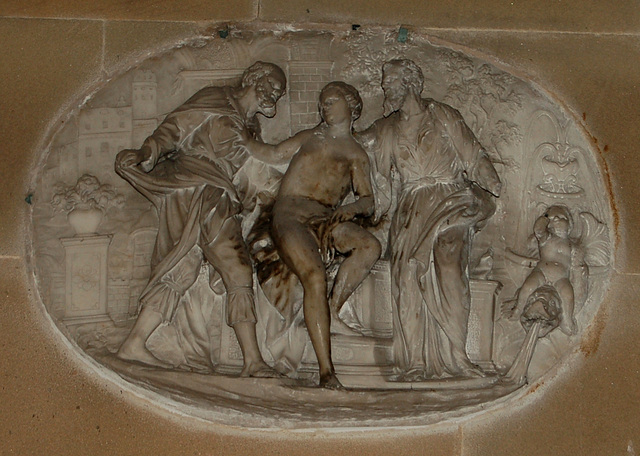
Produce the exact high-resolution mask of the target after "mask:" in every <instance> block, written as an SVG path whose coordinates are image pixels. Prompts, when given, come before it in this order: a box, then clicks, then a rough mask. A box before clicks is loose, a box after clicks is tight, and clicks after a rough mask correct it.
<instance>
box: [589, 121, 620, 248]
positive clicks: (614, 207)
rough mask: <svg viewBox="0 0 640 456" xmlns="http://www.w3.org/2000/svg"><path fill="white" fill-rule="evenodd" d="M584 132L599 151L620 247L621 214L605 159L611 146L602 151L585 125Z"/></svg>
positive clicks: (617, 243)
mask: <svg viewBox="0 0 640 456" xmlns="http://www.w3.org/2000/svg"><path fill="white" fill-rule="evenodd" d="M582 116H583V118H585V117H586V113H583V115H582ZM583 131H584V132H585V133H586V134H587V135H588V136H589V138H590V139H591V142H592V143H593V145H594V147H595V148H596V149H597V150H598V153H599V155H600V163H601V164H602V171H603V177H604V180H605V184H606V190H607V194H608V195H609V201H611V215H612V217H613V231H614V233H615V246H618V245H620V232H619V229H618V228H619V227H620V212H619V211H618V205H617V204H616V200H615V197H614V195H613V182H612V180H611V171H610V169H609V164H608V163H607V161H606V160H605V158H604V154H605V153H606V152H609V145H608V144H605V146H604V150H603V149H601V148H600V146H599V145H598V138H596V137H595V136H593V135H592V134H591V133H589V131H588V130H587V128H586V126H585V125H583Z"/></svg>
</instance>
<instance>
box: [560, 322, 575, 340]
mask: <svg viewBox="0 0 640 456" xmlns="http://www.w3.org/2000/svg"><path fill="white" fill-rule="evenodd" d="M558 327H559V328H560V331H562V332H563V333H565V334H566V335H567V336H573V335H575V334H576V333H577V332H578V323H577V322H576V319H575V318H563V319H562V320H561V321H560V325H559V326H558Z"/></svg>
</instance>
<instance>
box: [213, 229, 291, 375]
mask: <svg viewBox="0 0 640 456" xmlns="http://www.w3.org/2000/svg"><path fill="white" fill-rule="evenodd" d="M202 251H203V253H204V255H205V258H206V259H207V261H209V263H210V264H211V265H212V266H213V267H214V268H215V270H216V271H217V272H218V274H220V277H221V278H222V282H223V283H224V286H225V289H226V290H227V299H228V300H229V298H230V297H231V295H232V293H233V292H234V290H240V292H241V293H244V294H245V301H244V302H242V301H241V300H239V299H238V300H236V301H235V302H234V303H233V304H231V303H230V302H229V301H228V302H227V312H228V313H230V315H231V314H234V312H237V314H236V315H239V316H236V317H232V319H236V318H239V319H238V320H237V321H228V323H230V324H231V325H232V326H233V330H234V331H235V333H236V337H237V338H238V343H239V345H240V349H241V350H242V359H243V361H244V367H243V369H242V372H241V373H240V375H241V376H243V377H280V374H278V373H277V372H276V371H275V370H273V369H272V368H271V367H269V366H268V365H267V363H265V362H264V360H263V358H262V354H261V353H260V348H259V347H258V340H257V337H256V322H255V314H254V311H253V306H252V304H253V268H252V266H251V259H250V257H249V253H248V252H247V248H246V245H245V243H244V240H243V239H242V231H241V229H240V223H239V222H238V221H237V220H236V219H235V218H231V219H228V220H227V221H225V223H224V225H223V226H222V228H221V229H220V232H219V233H218V235H217V236H216V238H215V239H214V241H213V242H212V243H210V244H208V245H205V246H203V249H202ZM241 305H242V306H246V308H242V309H234V308H232V306H241ZM229 319H230V317H228V320H229Z"/></svg>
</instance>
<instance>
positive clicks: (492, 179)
mask: <svg viewBox="0 0 640 456" xmlns="http://www.w3.org/2000/svg"><path fill="white" fill-rule="evenodd" d="M423 83H424V77H423V74H422V71H421V70H420V68H419V67H418V66H417V65H416V64H415V63H414V62H413V61H411V60H392V61H389V62H387V63H385V64H384V66H383V78H382V88H383V90H384V94H385V101H384V108H385V116H386V117H384V118H382V119H379V120H378V121H376V122H375V123H374V124H373V125H372V126H371V127H369V128H368V129H367V130H366V131H364V132H362V133H361V134H360V135H359V139H360V141H361V142H362V143H363V144H365V146H367V147H368V148H369V149H370V150H371V151H373V154H374V156H375V165H376V167H377V172H378V173H379V174H380V175H381V176H382V177H383V182H384V181H385V180H386V181H387V184H386V185H389V186H390V182H391V170H392V169H395V172H396V173H397V175H398V177H399V181H400V188H399V189H394V191H397V209H396V211H395V213H394V214H393V216H392V220H391V228H390V232H389V244H388V245H389V250H390V261H391V289H392V300H393V306H392V308H393V312H394V355H395V362H396V365H397V368H398V371H399V373H400V375H399V377H398V378H399V380H402V381H419V380H425V379H429V378H434V377H437V378H440V377H447V376H451V377H465V376H477V375H482V372H480V371H479V369H478V368H477V366H475V365H474V364H473V363H472V362H471V361H470V360H469V358H468V356H467V354H466V349H465V345H466V339H467V321H468V316H469V306H470V300H471V299H470V292H469V274H468V258H469V251H470V240H471V234H472V232H473V231H474V229H476V228H477V227H478V225H479V224H481V223H482V222H483V221H485V220H486V219H488V218H489V217H490V216H491V215H492V214H493V212H494V211H495V204H494V202H493V200H492V199H493V197H497V196H499V194H500V189H501V183H500V179H499V177H498V175H497V173H496V171H495V169H494V167H493V165H492V164H491V162H490V161H489V159H488V157H487V155H486V153H485V152H484V150H483V148H482V146H481V145H480V144H479V142H478V140H477V139H476V138H475V136H474V135H473V133H472V132H471V130H470V129H469V127H468V126H467V125H466V124H465V122H464V119H463V118H462V116H461V115H460V113H459V112H458V111H456V110H455V109H454V108H452V107H451V106H448V105H446V104H443V103H439V102H437V101H434V100H432V99H423V98H422V97H421V93H422V88H423ZM378 217H379V214H378Z"/></svg>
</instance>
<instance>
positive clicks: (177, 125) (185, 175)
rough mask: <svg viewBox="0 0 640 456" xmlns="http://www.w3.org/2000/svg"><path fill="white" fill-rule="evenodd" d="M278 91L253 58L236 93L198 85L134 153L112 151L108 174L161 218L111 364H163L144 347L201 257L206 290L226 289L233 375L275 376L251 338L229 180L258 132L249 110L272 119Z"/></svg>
mask: <svg viewBox="0 0 640 456" xmlns="http://www.w3.org/2000/svg"><path fill="white" fill-rule="evenodd" d="M285 86H286V78H285V75H284V73H283V72H282V70H281V69H280V68H279V67H278V66H276V65H274V64H271V63H265V62H256V63H255V64H253V65H252V66H251V67H249V68H248V69H247V70H246V71H245V72H244V74H243V76H242V83H241V85H240V86H239V87H205V88H204V89H202V90H200V91H199V92H197V93H196V94H195V95H193V96H192V97H191V98H190V99H189V100H187V101H186V102H185V103H184V104H182V105H181V106H179V107H178V108H177V109H176V110H175V111H173V112H172V113H170V114H169V115H168V116H167V117H166V118H165V119H164V121H163V122H162V123H161V124H160V126H159V127H158V128H157V129H156V130H155V132H154V133H153V134H152V135H151V136H149V137H148V138H147V139H146V140H145V141H144V144H143V145H142V147H141V148H140V149H135V150H123V151H121V152H120V153H119V154H118V156H117V158H116V165H115V166H116V172H117V173H118V174H119V175H120V176H122V177H123V178H124V179H125V180H127V181H128V182H129V183H130V184H131V185H132V186H133V187H134V188H135V189H136V190H138V191H139V192H140V193H142V195H144V196H145V197H146V198H148V199H149V200H150V201H151V202H152V203H153V204H154V205H155V207H156V208H157V210H158V215H159V219H160V224H159V231H158V236H157V239H156V244H155V248H154V252H153V257H152V263H151V278H150V280H149V283H148V285H147V286H146V288H145V289H144V290H143V292H142V294H141V296H140V305H141V308H142V309H141V311H140V314H139V315H138V318H137V320H136V322H135V324H134V326H133V329H132V330H131V333H130V334H129V336H128V337H127V339H126V340H125V341H124V343H123V344H122V346H121V347H120V349H119V351H118V357H119V358H121V359H124V360H128V361H136V362H142V363H145V364H151V365H159V366H163V367H171V366H170V365H167V364H166V363H164V362H163V361H161V360H159V359H158V358H156V357H155V356H154V355H153V354H152V352H151V351H149V349H148V347H147V346H146V345H145V344H146V342H147V339H148V338H149V336H150V335H151V334H152V333H153V332H154V331H155V330H156V328H158V326H159V325H160V324H161V323H163V322H164V323H166V322H169V321H171V320H172V318H173V315H174V314H175V311H176V308H177V306H178V304H179V303H180V299H181V298H182V296H183V295H184V294H185V293H186V291H187V290H188V289H189V288H191V286H192V285H193V284H194V283H195V282H196V280H197V277H198V273H199V271H200V267H201V265H202V262H203V260H206V261H207V262H208V263H209V264H210V265H211V266H212V274H211V276H212V277H211V287H212V288H213V289H216V288H221V287H219V281H220V280H219V279H221V281H222V285H224V290H222V289H220V290H219V292H220V293H222V292H223V291H226V295H227V298H226V299H227V302H226V309H227V315H226V317H227V324H228V325H229V326H232V327H233V329H234V331H235V334H236V337H237V338H238V342H239V344H240V348H241V350H242V354H243V359H244V367H243V369H242V372H241V375H242V376H256V377H270V376H277V375H278V374H277V373H276V372H275V371H274V370H272V369H271V368H270V367H269V366H268V365H267V364H266V363H265V362H264V360H263V358H262V355H261V353H260V350H259V348H258V343H257V340H256V330H255V327H256V316H255V302H254V294H253V267H252V263H251V258H250V256H249V253H248V251H247V247H246V245H245V242H244V239H243V237H242V230H241V226H240V220H239V214H240V212H241V210H242V204H241V198H240V196H239V195H238V192H237V189H236V188H235V186H234V185H233V178H234V176H235V174H236V172H237V171H238V170H239V169H240V168H241V167H242V165H243V164H244V163H245V162H246V161H247V159H248V158H249V152H248V151H247V150H246V148H244V147H242V146H241V145H239V144H238V139H239V138H241V137H244V136H246V135H249V136H254V137H257V136H259V131H258V130H259V123H258V121H257V118H256V116H257V114H262V115H264V116H266V117H273V116H274V115H275V113H276V103H277V101H278V99H280V97H281V96H282V95H283V94H284V91H285ZM256 158H258V159H264V160H265V161H269V159H270V157H256Z"/></svg>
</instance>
